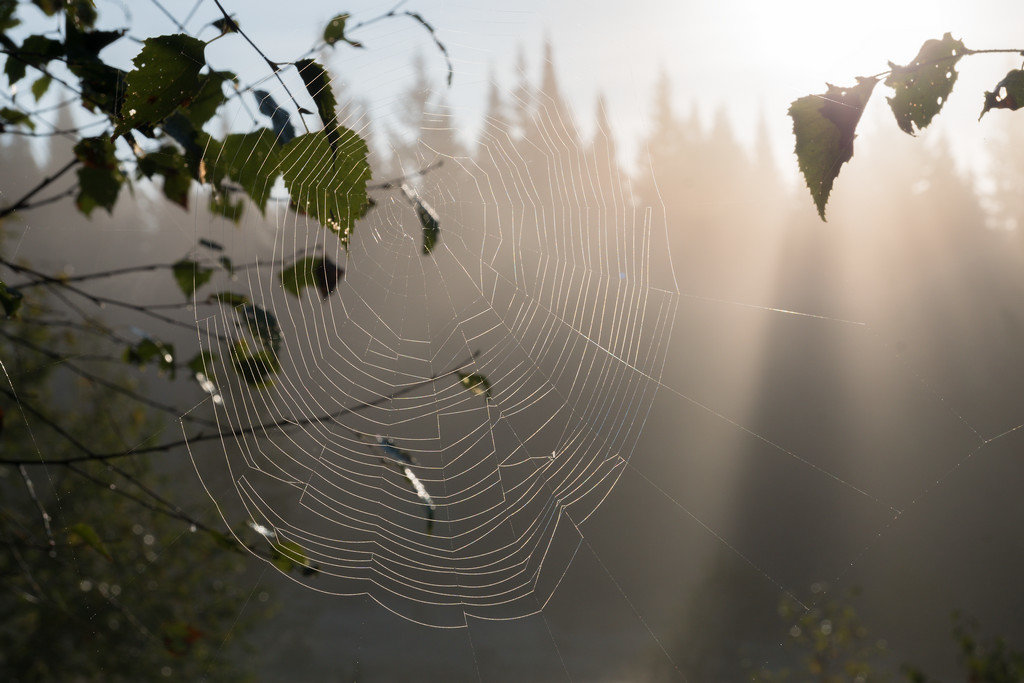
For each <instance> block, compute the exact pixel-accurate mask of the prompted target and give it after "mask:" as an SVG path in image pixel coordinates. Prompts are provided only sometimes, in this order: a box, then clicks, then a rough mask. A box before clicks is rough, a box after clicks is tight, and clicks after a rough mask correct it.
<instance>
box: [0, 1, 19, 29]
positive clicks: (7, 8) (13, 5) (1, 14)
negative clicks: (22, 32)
mask: <svg viewBox="0 0 1024 683" xmlns="http://www.w3.org/2000/svg"><path fill="white" fill-rule="evenodd" d="M17 9H18V0H0V31H3V32H6V31H8V30H10V29H12V28H14V27H15V26H17V25H18V24H20V23H21V21H19V20H18V18H17V17H16V16H14V13H15V11H16V10H17Z"/></svg>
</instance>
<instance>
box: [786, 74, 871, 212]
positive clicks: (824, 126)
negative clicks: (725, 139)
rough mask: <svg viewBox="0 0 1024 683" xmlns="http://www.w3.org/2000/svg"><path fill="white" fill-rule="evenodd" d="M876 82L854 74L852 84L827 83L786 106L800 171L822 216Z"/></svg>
mask: <svg viewBox="0 0 1024 683" xmlns="http://www.w3.org/2000/svg"><path fill="white" fill-rule="evenodd" d="M876 83H878V79H875V78H858V79H857V85H856V86H854V87H852V88H838V87H836V86H834V85H831V84H828V91H827V92H825V93H824V94H821V95H808V96H806V97H801V98H800V99H798V100H795V101H794V102H793V103H792V104H790V106H789V115H790V117H792V119H793V135H794V136H795V137H796V148H795V151H796V157H797V161H798V162H799V165H800V172H801V173H803V176H804V180H805V181H806V182H807V188H808V189H809V190H810V191H811V196H812V197H813V198H814V204H815V206H817V207H818V215H819V216H821V219H822V220H825V205H826V204H827V203H828V197H829V194H830V193H831V192H832V184H833V183H834V182H835V179H836V177H837V176H838V175H839V170H840V167H841V166H842V165H843V164H845V163H846V162H847V161H849V160H850V159H851V158H852V157H853V139H854V137H856V135H855V132H854V131H855V130H856V128H857V123H859V122H860V117H861V114H862V113H864V106H865V105H866V104H867V102H868V98H870V97H871V92H872V90H874V87H875V84H876Z"/></svg>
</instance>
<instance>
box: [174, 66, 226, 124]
mask: <svg viewBox="0 0 1024 683" xmlns="http://www.w3.org/2000/svg"><path fill="white" fill-rule="evenodd" d="M234 77H235V75H234V74H233V73H231V72H230V71H213V72H211V73H208V74H206V75H205V76H203V77H202V82H201V84H200V86H199V92H198V93H197V94H196V96H195V97H194V98H192V100H191V101H190V102H187V103H185V104H183V105H182V110H183V111H184V113H185V116H186V117H187V118H188V120H189V121H191V122H192V125H193V126H195V128H196V129H197V130H198V129H200V128H202V127H203V126H204V125H205V124H206V122H207V121H209V120H210V119H212V118H213V115H214V114H216V113H217V108H218V107H220V105H222V104H223V103H224V100H225V99H227V98H226V97H225V96H224V88H223V85H224V82H225V81H230V80H232V79H233V78H234Z"/></svg>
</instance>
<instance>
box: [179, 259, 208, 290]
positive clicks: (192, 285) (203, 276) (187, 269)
mask: <svg viewBox="0 0 1024 683" xmlns="http://www.w3.org/2000/svg"><path fill="white" fill-rule="evenodd" d="M171 271H172V272H173V274H174V281H175V282H177V283H178V288H179V289H181V292H182V293H183V294H184V295H185V296H186V297H188V298H189V299H191V298H192V295H193V294H195V291H196V290H197V289H199V288H200V287H202V286H203V285H205V284H206V283H207V282H209V281H210V278H211V277H212V276H213V268H202V267H200V266H199V264H198V263H196V262H195V261H192V260H190V259H182V260H180V261H178V262H177V263H175V264H174V265H173V266H172V267H171Z"/></svg>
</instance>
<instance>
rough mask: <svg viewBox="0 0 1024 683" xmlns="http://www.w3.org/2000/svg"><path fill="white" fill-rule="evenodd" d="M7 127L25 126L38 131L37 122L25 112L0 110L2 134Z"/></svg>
mask: <svg viewBox="0 0 1024 683" xmlns="http://www.w3.org/2000/svg"><path fill="white" fill-rule="evenodd" d="M7 126H25V127H26V128H28V129H30V130H35V129H36V122H35V121H33V120H32V118H31V117H30V116H29V115H28V114H26V113H25V112H23V111H18V110H17V109H11V108H10V107H4V108H3V109H0V132H3V130H4V128H6V127H7Z"/></svg>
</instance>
